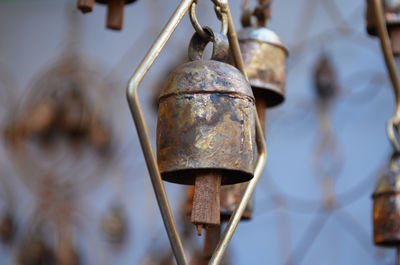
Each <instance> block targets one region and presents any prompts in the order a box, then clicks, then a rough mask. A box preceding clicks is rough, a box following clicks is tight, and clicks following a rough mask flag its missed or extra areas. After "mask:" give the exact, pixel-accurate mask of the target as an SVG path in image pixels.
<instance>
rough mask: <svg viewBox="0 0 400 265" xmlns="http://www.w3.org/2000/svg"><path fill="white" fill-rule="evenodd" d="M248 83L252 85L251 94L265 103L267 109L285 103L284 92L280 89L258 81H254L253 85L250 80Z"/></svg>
mask: <svg viewBox="0 0 400 265" xmlns="http://www.w3.org/2000/svg"><path fill="white" fill-rule="evenodd" d="M249 81H250V83H251V85H252V89H253V93H254V94H257V95H258V96H260V97H262V98H263V99H264V100H265V101H266V103H267V108H274V107H277V106H279V105H281V104H283V103H284V102H285V100H286V95H285V92H284V91H285V90H284V89H281V88H280V87H279V86H276V85H273V84H271V83H265V82H261V81H259V80H254V84H253V82H252V80H251V79H250V80H249Z"/></svg>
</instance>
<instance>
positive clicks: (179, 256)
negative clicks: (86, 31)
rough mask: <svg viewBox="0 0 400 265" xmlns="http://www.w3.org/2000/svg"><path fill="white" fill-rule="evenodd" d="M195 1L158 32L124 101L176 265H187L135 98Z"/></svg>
mask: <svg viewBox="0 0 400 265" xmlns="http://www.w3.org/2000/svg"><path fill="white" fill-rule="evenodd" d="M193 1H194V0H182V1H181V2H180V4H179V6H178V7H177V8H176V10H175V12H174V13H173V15H172V16H171V18H170V19H169V21H168V22H167V24H166V25H165V27H164V28H163V30H162V31H161V33H160V35H159V36H158V38H157V39H156V41H155V42H154V44H153V45H152V46H151V48H150V49H149V51H148V52H147V54H146V56H145V57H144V58H143V60H142V61H141V63H140V64H139V66H138V67H137V69H136V71H135V72H134V73H133V75H132V76H131V78H130V79H129V82H128V87H127V91H126V93H127V99H128V103H129V107H130V110H131V114H132V117H133V120H134V122H135V125H136V130H137V133H138V137H139V141H140V145H141V147H142V150H143V154H144V157H145V160H146V164H147V168H148V170H149V174H150V179H151V182H152V185H153V189H154V193H155V195H156V199H157V203H158V207H159V208H160V212H161V216H162V218H163V221H164V226H165V229H166V230H167V234H168V238H169V241H170V244H171V247H172V251H173V253H174V255H175V258H176V262H177V264H178V265H187V264H188V263H187V261H186V258H185V253H184V250H183V246H182V242H181V239H180V237H179V234H178V231H177V229H176V224H175V221H174V218H173V216H172V212H171V208H170V206H169V203H168V198H167V195H166V192H165V188H164V185H163V182H162V179H161V175H160V172H159V170H158V166H157V161H156V158H155V155H154V151H153V148H152V146H151V142H150V137H149V135H148V129H147V126H146V123H145V120H144V117H143V113H142V109H141V107H140V103H139V98H138V87H139V84H140V83H141V81H142V79H143V77H144V76H145V75H146V73H147V71H148V70H149V69H150V67H151V66H152V64H153V63H154V61H155V60H156V58H157V57H158V55H159V54H160V52H161V50H162V49H163V47H164V46H165V44H166V43H167V41H168V40H169V38H170V37H171V35H172V33H173V32H174V30H175V29H176V27H177V26H178V24H179V22H180V21H181V20H182V18H183V17H184V15H185V14H186V12H187V11H188V9H189V7H190V5H191V4H192V3H193Z"/></svg>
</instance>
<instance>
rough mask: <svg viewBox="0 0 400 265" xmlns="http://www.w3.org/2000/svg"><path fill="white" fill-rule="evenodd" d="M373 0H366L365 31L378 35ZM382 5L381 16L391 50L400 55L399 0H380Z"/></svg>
mask: <svg viewBox="0 0 400 265" xmlns="http://www.w3.org/2000/svg"><path fill="white" fill-rule="evenodd" d="M372 1H373V0H367V10H366V24H367V32H368V34H370V35H372V36H377V35H378V30H377V23H376V19H375V14H374V6H373V2H372ZM380 2H381V3H382V5H383V16H384V20H385V23H386V27H387V30H388V32H389V35H390V40H391V43H392V52H393V54H395V55H400V1H399V0H380Z"/></svg>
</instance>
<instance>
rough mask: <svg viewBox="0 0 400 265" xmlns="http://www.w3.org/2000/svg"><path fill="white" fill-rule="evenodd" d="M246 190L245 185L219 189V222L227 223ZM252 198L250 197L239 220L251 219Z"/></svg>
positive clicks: (227, 186)
mask: <svg viewBox="0 0 400 265" xmlns="http://www.w3.org/2000/svg"><path fill="white" fill-rule="evenodd" d="M246 188H247V185H246V184H244V183H243V184H240V185H239V184H237V185H226V186H223V187H221V221H223V222H228V221H229V219H230V218H231V216H232V214H233V212H234V211H235V209H236V208H237V206H238V205H239V203H240V200H241V199H242V197H243V194H244V192H245V190H246ZM253 208H254V196H251V198H250V200H249V202H248V203H247V205H246V208H245V209H244V212H243V215H242V219H241V220H250V219H251V218H252V217H253Z"/></svg>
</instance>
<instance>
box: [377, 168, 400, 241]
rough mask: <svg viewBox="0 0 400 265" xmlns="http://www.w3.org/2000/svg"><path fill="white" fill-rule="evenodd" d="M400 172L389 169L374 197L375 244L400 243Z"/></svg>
mask: <svg viewBox="0 0 400 265" xmlns="http://www.w3.org/2000/svg"><path fill="white" fill-rule="evenodd" d="M399 192H400V174H399V172H397V171H393V170H388V171H387V172H385V174H383V175H382V177H381V178H380V180H379V183H378V186H377V188H376V189H375V191H374V193H373V195H372V197H373V200H374V208H373V222H374V241H375V244H377V245H380V246H387V247H397V246H399V244H400V193H399Z"/></svg>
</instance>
